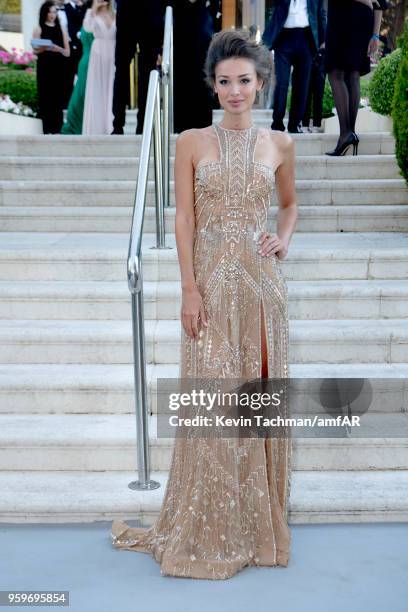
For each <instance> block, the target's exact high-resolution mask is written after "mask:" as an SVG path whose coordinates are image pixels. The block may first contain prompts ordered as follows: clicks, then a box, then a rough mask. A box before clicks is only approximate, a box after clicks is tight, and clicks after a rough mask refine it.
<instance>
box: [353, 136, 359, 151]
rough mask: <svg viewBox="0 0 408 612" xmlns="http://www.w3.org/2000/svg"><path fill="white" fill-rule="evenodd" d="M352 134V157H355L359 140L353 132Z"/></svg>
mask: <svg viewBox="0 0 408 612" xmlns="http://www.w3.org/2000/svg"><path fill="white" fill-rule="evenodd" d="M353 134H354V144H353V155H357V151H358V143H359V142H360V139H359V137H358V136H357V134H356V133H355V132H353Z"/></svg>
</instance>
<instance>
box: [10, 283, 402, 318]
mask: <svg viewBox="0 0 408 612" xmlns="http://www.w3.org/2000/svg"><path fill="white" fill-rule="evenodd" d="M287 285H288V290H289V316H290V318H291V319H316V318H319V319H321V318H325V319H344V318H346V319H390V318H401V319H404V318H408V308H407V303H408V280H395V281H394V280H384V279H382V280H348V281H347V283H344V281H336V280H332V281H330V280H325V281H314V282H313V283H312V284H311V283H310V282H309V281H288V283H287ZM143 295H144V316H145V319H179V317H180V306H181V289H180V283H179V282H178V281H164V280H162V281H160V282H154V281H145V282H144V288H143ZM130 316H131V294H130V291H129V288H128V285H127V282H125V281H123V282H121V281H35V282H34V283H33V282H31V281H0V318H1V319H34V320H35V319H61V318H62V319H71V320H76V319H83V320H87V319H89V320H95V319H97V320H101V319H102V320H128V319H129V318H130Z"/></svg>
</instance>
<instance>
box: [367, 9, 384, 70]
mask: <svg viewBox="0 0 408 612" xmlns="http://www.w3.org/2000/svg"><path fill="white" fill-rule="evenodd" d="M373 8H374V25H373V34H372V37H371V39H370V42H369V43H368V50H367V55H368V56H369V57H370V58H371V57H372V58H374V57H375V55H376V53H377V51H378V47H379V44H380V38H379V34H380V27H381V21H382V10H380V9H379V8H378V6H376V5H375V4H374V5H373Z"/></svg>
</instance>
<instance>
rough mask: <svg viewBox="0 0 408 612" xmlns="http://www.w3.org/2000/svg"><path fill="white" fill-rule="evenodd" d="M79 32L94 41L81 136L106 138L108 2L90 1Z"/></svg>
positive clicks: (111, 70) (110, 61)
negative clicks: (82, 32) (88, 35)
mask: <svg viewBox="0 0 408 612" xmlns="http://www.w3.org/2000/svg"><path fill="white" fill-rule="evenodd" d="M83 28H84V30H86V31H87V32H92V34H93V35H94V41H93V44H92V48H91V54H90V57H89V66H88V75H87V81H86V89H85V103H84V118H83V123H82V133H83V134H86V135H93V134H110V133H111V132H112V129H113V113H112V97H113V81H114V77H115V44H116V20H115V14H114V12H113V10H112V6H111V0H108V1H104V0H94V2H93V4H92V8H90V9H88V10H87V12H86V14H85V19H84V23H83Z"/></svg>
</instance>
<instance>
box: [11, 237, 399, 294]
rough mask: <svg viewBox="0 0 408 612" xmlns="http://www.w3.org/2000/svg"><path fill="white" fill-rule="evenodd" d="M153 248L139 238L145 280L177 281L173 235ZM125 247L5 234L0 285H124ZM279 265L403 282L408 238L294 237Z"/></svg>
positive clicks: (123, 240) (298, 272) (291, 270)
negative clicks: (161, 246)
mask: <svg viewBox="0 0 408 612" xmlns="http://www.w3.org/2000/svg"><path fill="white" fill-rule="evenodd" d="M155 243H156V237H155V235H153V234H144V235H143V242H142V258H143V274H144V279H145V280H146V281H155V280H157V281H160V280H165V281H170V280H179V278H180V269H179V263H178V257H177V250H176V248H175V237H174V234H168V235H167V238H166V244H167V246H168V247H169V248H166V249H155V248H151V247H153V246H154V245H155ZM128 247H129V235H128V233H126V234H119V233H116V234H112V233H107V232H106V233H87V232H83V233H78V234H74V233H69V232H68V233H62V232H61V233H58V232H55V233H46V232H32V233H30V232H3V233H2V234H1V241H0V280H30V281H37V280H64V281H67V280H78V281H80V280H103V281H110V280H114V281H121V280H122V281H123V280H125V281H126V282H127V265H126V260H127V252H128ZM281 264H282V271H283V273H284V275H285V278H286V279H287V280H302V281H307V280H313V281H315V280H325V279H328V280H339V279H352V280H366V279H369V280H372V279H380V278H383V279H389V280H397V279H402V280H406V279H407V276H408V234H407V233H397V232H395V233H390V232H389V233H386V232H378V233H377V232H369V233H363V232H362V233H358V234H357V233H353V232H348V233H342V232H339V233H331V232H327V233H325V232H321V233H320V234H318V238H317V237H316V234H315V233H306V232H305V233H295V234H294V236H293V239H292V241H291V244H290V249H289V254H288V256H287V257H286V258H285V260H283V261H282V262H281Z"/></svg>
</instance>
